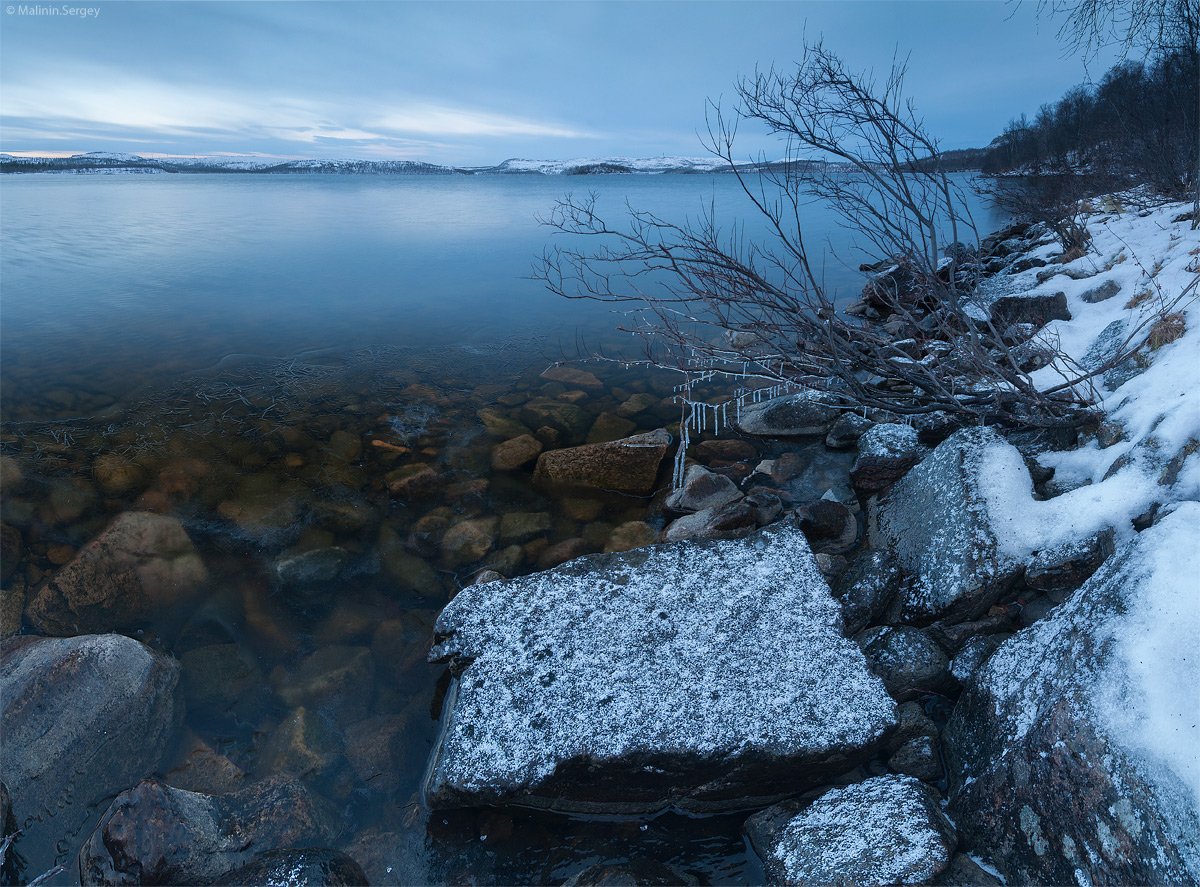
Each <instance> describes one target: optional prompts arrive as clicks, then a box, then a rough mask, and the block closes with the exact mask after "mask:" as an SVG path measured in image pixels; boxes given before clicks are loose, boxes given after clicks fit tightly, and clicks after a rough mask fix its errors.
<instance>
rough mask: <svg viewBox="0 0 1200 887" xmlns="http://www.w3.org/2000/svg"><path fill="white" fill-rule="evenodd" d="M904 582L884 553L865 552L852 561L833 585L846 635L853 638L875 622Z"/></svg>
mask: <svg viewBox="0 0 1200 887" xmlns="http://www.w3.org/2000/svg"><path fill="white" fill-rule="evenodd" d="M903 581H904V574H903V573H902V572H901V570H900V565H899V564H898V563H897V562H896V559H895V558H893V557H891V556H890V555H888V554H887V553H886V552H882V551H871V550H866V551H863V552H861V553H860V554H859V555H858V557H856V558H855V559H854V560H853V561H851V563H850V567H849V569H848V570H847V571H846V572H845V573H843V574H842V576H841V578H840V579H839V581H838V583H837V585H836V586H835V588H836V590H837V596H838V599H839V601H840V602H841V605H842V619H843V621H844V623H845V627H846V635H847V636H851V635H856V634H858V633H859V632H860V631H862V630H863V629H864V628H866V627H867V626H868V625H874V624H875V623H876V622H878V621H879V620H880V619H881V618H882V617H883V614H884V613H885V612H886V611H887V609H888V605H889V604H890V603H891V602H892V600H893V599H894V598H895V597H896V594H897V593H898V592H899V591H900V587H901V583H902V582H903Z"/></svg>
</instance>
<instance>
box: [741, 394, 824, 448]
mask: <svg viewBox="0 0 1200 887" xmlns="http://www.w3.org/2000/svg"><path fill="white" fill-rule="evenodd" d="M841 414H842V407H841V406H839V404H838V400H837V398H835V397H834V396H833V395H830V394H826V393H824V392H822V391H801V392H800V393H799V394H789V395H786V396H784V397H773V398H771V399H770V400H764V401H763V402H761V403H756V404H752V405H750V406H745V407H742V411H741V416H739V417H738V420H737V426H738V428H739V429H740V430H741V431H743V432H745V433H746V434H756V435H758V436H760V437H816V436H821V437H823V436H824V435H825V434H827V433H828V432H829V429H830V428H832V427H833V423H834V422H836V421H837V420H838V417H839V416H841Z"/></svg>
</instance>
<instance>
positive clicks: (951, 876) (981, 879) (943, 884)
mask: <svg viewBox="0 0 1200 887" xmlns="http://www.w3.org/2000/svg"><path fill="white" fill-rule="evenodd" d="M930 883H931V884H935V885H938V887H1000V885H1001V884H1002V883H1003V882H1002V881H1001V880H1000V879H999V878H997V877H995V876H994V875H992V874H991V873H990V872H988V871H987V870H986V869H984V868H983V867H982V866H980V865H979V863H977V862H976V861H975V860H973V859H972V858H971V857H969V856H967V855H966V854H965V853H955V854H954V858H953V859H952V860H950V865H949V867H948V868H947V869H946V870H945V871H944V872H942V873H941V874H940V875H938V876H937V877H936V878H934V879H933V880H932V881H931V882H930Z"/></svg>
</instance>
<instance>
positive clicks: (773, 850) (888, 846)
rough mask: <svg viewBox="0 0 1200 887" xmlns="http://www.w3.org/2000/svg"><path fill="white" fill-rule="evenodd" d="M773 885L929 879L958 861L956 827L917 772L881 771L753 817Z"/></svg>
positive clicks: (750, 830) (834, 886) (843, 885)
mask: <svg viewBox="0 0 1200 887" xmlns="http://www.w3.org/2000/svg"><path fill="white" fill-rule="evenodd" d="M746 832H747V834H748V836H749V838H750V843H751V844H752V845H753V846H754V849H755V851H756V852H757V853H758V855H759V857H760V858H761V859H762V861H763V865H764V868H765V869H766V873H767V880H768V882H769V883H771V884H788V885H791V884H796V885H801V884H805V885H807V884H822V885H830V887H868V885H885V884H925V883H928V882H929V881H930V879H932V878H933V877H934V876H935V875H937V874H938V873H939V872H941V871H942V870H943V869H945V868H946V867H947V866H948V865H949V864H950V858H951V855H952V854H953V853H954V846H955V843H956V840H955V836H954V830H953V829H952V828H951V826H950V823H949V822H947V821H946V817H945V816H943V815H942V813H941V811H940V810H939V809H938V802H937V798H936V796H935V795H934V794H933V792H932V791H930V789H929V788H927V787H926V786H924V785H922V784H921V783H920V782H918V781H917V780H916V779H913V778H912V777H911V776H877V777H875V778H874V779H868V780H867V781H866V782H859V783H856V784H855V785H849V786H846V787H845V788H838V789H833V790H832V791H828V792H826V793H825V794H823V795H821V797H819V798H817V799H816V800H815V801H813V802H812V803H811V804H809V805H807V806H804V805H803V803H802V802H786V803H783V804H778V805H776V806H774V807H770V808H768V809H766V810H763V811H762V812H761V813H756V814H754V816H752V817H750V819H749V820H748V821H747V823H746Z"/></svg>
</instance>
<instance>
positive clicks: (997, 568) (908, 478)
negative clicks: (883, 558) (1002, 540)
mask: <svg viewBox="0 0 1200 887" xmlns="http://www.w3.org/2000/svg"><path fill="white" fill-rule="evenodd" d="M991 446H1003V447H1008V446H1010V445H1009V444H1007V443H1006V442H1005V441H1004V440H1003V438H1001V437H1000V436H999V435H998V434H997V433H996V432H995V431H992V430H991V429H988V428H968V429H964V430H962V431H959V432H956V433H955V434H953V435H951V436H950V437H949V438H947V439H946V440H945V441H944V442H942V443H941V444H939V445H938V447H937V449H936V450H934V451H933V454H932V455H930V456H928V457H926V458H925V459H924V460H923V461H922V462H921V463H920V464H919V465H917V467H915V468H913V469H912V470H910V471H909V472H908V474H906V475H905V476H904V477H903V478H902V479H901V480H900V481H899V482H898V483H896V484H895V486H893V487H892V488H891V489H890V490H888V492H887V493H886V494H885V495H884V497H883V498H881V499H880V501H879V503H878V505H877V506H876V507H875V508H874V509H873V515H872V517H873V520H872V526H871V544H872V547H873V548H876V549H887V550H888V551H890V552H891V553H892V554H894V555H895V556H896V558H897V560H898V561H899V563H900V566H901V567H902V568H903V569H904V571H905V572H906V573H908V574H909V575H910V576H911V577H912V581H911V582H909V583H907V584H906V586H905V588H904V590H903V592H902V598H901V605H900V608H899V609H900V617H901V618H902V619H904V620H905V621H912V622H918V623H925V622H930V621H933V620H934V619H938V618H940V619H942V620H943V621H962V620H964V619H971V618H974V617H975V616H978V615H979V614H980V613H982V612H983V611H985V610H986V609H987V608H988V607H989V606H991V605H992V604H993V603H995V601H996V599H997V598H998V597H999V596H1000V595H1001V594H1002V593H1003V592H1004V591H1006V590H1007V589H1008V588H1009V587H1010V586H1011V585H1012V584H1013V582H1014V581H1015V580H1016V578H1017V576H1018V575H1019V574H1020V571H1021V567H1020V564H1018V563H1017V562H1015V561H1014V560H1012V559H1011V558H1009V557H1007V556H1006V555H1005V554H1004V553H1003V552H1002V551H1001V546H1000V544H999V541H998V539H997V535H996V534H997V530H996V527H995V526H994V524H993V521H992V516H991V514H990V513H989V511H988V507H987V502H986V499H985V495H984V484H985V482H986V479H985V478H984V477H983V473H982V471H983V469H982V466H983V463H984V458H983V457H984V454H985V451H986V449H987V448H988V447H991Z"/></svg>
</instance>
